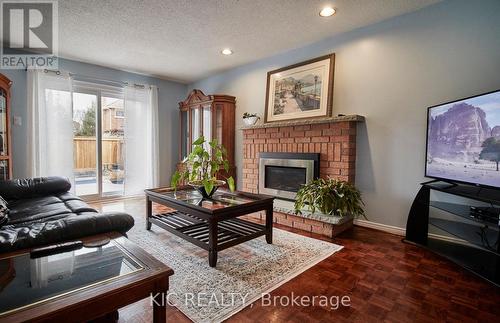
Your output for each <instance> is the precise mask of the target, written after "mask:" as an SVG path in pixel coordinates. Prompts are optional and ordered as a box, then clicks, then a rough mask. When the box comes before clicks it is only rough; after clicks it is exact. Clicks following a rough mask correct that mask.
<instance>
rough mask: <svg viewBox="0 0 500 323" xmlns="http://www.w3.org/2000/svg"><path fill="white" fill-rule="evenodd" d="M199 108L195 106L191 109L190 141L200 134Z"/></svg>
mask: <svg viewBox="0 0 500 323" xmlns="http://www.w3.org/2000/svg"><path fill="white" fill-rule="evenodd" d="M200 114H201V113H200V109H199V108H196V109H193V110H192V111H191V125H192V126H191V127H192V129H193V134H192V136H193V137H192V138H191V139H192V142H194V141H196V139H198V138H199V137H200V136H201V128H200V126H201V123H200V121H201V115H200Z"/></svg>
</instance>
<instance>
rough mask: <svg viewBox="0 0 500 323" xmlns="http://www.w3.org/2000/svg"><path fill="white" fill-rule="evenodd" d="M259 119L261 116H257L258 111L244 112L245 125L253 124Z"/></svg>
mask: <svg viewBox="0 0 500 323" xmlns="http://www.w3.org/2000/svg"><path fill="white" fill-rule="evenodd" d="M259 119H260V117H259V116H257V113H248V112H245V113H243V123H244V124H245V126H253V125H254V124H256V123H257V120H259Z"/></svg>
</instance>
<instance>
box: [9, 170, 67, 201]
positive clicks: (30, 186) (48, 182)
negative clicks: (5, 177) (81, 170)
mask: <svg viewBox="0 0 500 323" xmlns="http://www.w3.org/2000/svg"><path fill="white" fill-rule="evenodd" d="M70 189H71V183H70V182H69V181H68V179H67V178H64V177H58V176H53V177H37V178H23V179H13V180H9V181H0V196H2V197H3V198H4V199H5V200H7V201H10V200H15V199H27V198H32V197H36V196H48V195H52V194H60V193H65V192H68V191H69V190H70Z"/></svg>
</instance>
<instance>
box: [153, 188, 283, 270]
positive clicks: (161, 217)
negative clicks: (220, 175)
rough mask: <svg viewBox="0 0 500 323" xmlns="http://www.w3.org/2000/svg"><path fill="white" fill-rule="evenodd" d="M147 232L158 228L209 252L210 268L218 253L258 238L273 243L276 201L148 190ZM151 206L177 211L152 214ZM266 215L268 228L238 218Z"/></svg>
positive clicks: (182, 190)
mask: <svg viewBox="0 0 500 323" xmlns="http://www.w3.org/2000/svg"><path fill="white" fill-rule="evenodd" d="M145 193H146V211H147V212H146V229H148V230H150V229H151V224H155V225H157V226H159V227H161V228H163V229H165V230H167V231H169V232H171V233H173V234H175V235H177V236H179V237H181V238H183V239H185V240H187V241H189V242H191V243H193V244H195V245H197V246H199V247H201V248H203V249H205V250H207V251H208V254H209V257H208V260H209V265H210V266H211V267H215V266H216V264H217V252H218V251H221V250H224V249H226V248H229V247H232V246H235V245H238V244H240V243H243V242H245V241H248V240H251V239H255V238H257V237H260V236H263V235H265V236H266V241H267V243H272V242H273V201H274V198H273V197H271V196H267V195H259V194H251V193H245V192H230V191H227V190H224V189H219V190H218V191H217V192H216V193H215V194H214V195H213V196H212V198H210V199H205V198H203V197H202V196H201V194H200V193H199V192H198V191H197V190H195V189H193V188H191V187H187V186H184V187H181V188H178V189H177V190H176V191H174V190H173V189H172V188H157V189H151V190H146V191H145ZM152 202H155V203H158V204H161V205H165V206H167V207H169V208H172V209H174V211H172V212H167V213H162V214H153V213H152ZM259 211H265V212H266V224H265V225H260V224H257V223H253V222H249V221H245V220H243V219H239V218H238V217H240V216H242V215H245V214H250V213H254V212H259Z"/></svg>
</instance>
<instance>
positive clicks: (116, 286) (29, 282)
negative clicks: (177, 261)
mask: <svg viewBox="0 0 500 323" xmlns="http://www.w3.org/2000/svg"><path fill="white" fill-rule="evenodd" d="M109 239H110V241H109V243H107V244H106V245H104V246H101V247H85V246H84V247H81V248H79V249H77V250H74V251H67V252H60V253H56V254H54V255H50V256H44V257H39V258H35V259H32V258H31V257H30V253H29V250H25V251H21V252H16V253H11V254H3V255H0V322H26V321H30V322H32V321H34V322H73V321H75V322H76V321H78V322H85V321H91V320H98V321H102V320H109V319H111V320H113V319H114V320H116V319H117V318H118V309H119V308H121V307H123V306H126V305H128V304H131V303H134V302H136V301H139V300H141V299H144V298H148V297H151V295H153V296H155V300H157V302H153V319H154V322H166V302H165V299H166V293H167V290H168V280H169V277H170V276H171V275H172V274H173V273H174V272H173V270H172V269H170V268H169V267H167V266H166V265H164V264H163V263H161V262H159V261H158V260H156V259H155V258H153V257H152V256H151V255H149V254H148V253H146V252H145V251H144V250H142V249H141V248H139V247H138V246H136V245H135V244H134V243H132V242H131V241H130V240H128V239H126V238H125V237H123V236H121V235H119V234H115V233H111V234H106V235H99V236H94V237H91V238H86V239H82V241H83V242H84V243H85V244H88V243H93V242H97V241H103V240H109ZM157 293H159V294H157ZM162 296H163V297H162Z"/></svg>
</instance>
